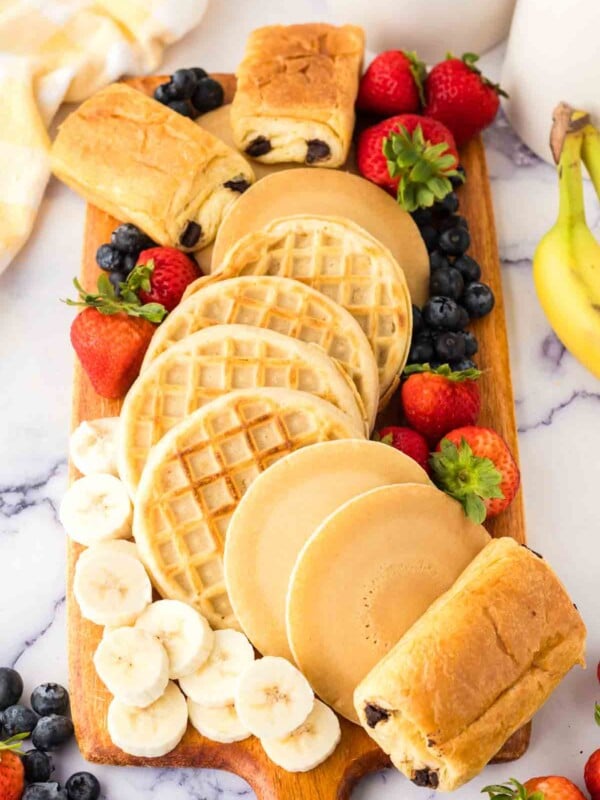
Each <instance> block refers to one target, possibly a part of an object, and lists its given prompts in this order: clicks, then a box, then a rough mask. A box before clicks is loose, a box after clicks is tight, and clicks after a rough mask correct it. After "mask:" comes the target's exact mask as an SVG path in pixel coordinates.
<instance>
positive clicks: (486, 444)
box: [431, 425, 521, 522]
mask: <svg viewBox="0 0 600 800" xmlns="http://www.w3.org/2000/svg"><path fill="white" fill-rule="evenodd" d="M436 451H437V452H436V453H434V454H433V456H432V459H431V466H432V470H433V475H434V478H433V479H434V482H435V483H436V484H437V485H438V486H439V487H440V489H443V490H444V491H445V492H447V494H449V495H450V496H451V497H454V498H455V499H456V500H458V501H459V502H460V503H462V505H463V507H464V509H465V513H466V514H467V516H468V517H471V519H474V520H475V521H476V522H483V520H484V519H486V518H489V517H495V516H496V515H497V514H499V513H500V512H501V511H504V509H505V508H506V507H507V506H509V505H510V504H511V503H512V501H513V498H514V496H515V495H516V493H517V490H518V488H519V484H520V482H521V476H520V473H519V468H518V467H517V464H516V462H515V459H514V458H513V455H512V453H511V452H510V450H509V448H508V445H507V444H506V442H505V441H504V439H503V438H502V437H501V436H500V434H499V433H496V431H493V430H492V429H491V428H482V427H478V426H477V425H467V426H465V427H464V428H456V429H455V430H453V431H450V432H449V433H447V434H446V435H445V436H444V438H443V439H442V441H441V442H440V443H439V444H438V446H437V447H436Z"/></svg>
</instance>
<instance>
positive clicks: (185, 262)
mask: <svg viewBox="0 0 600 800" xmlns="http://www.w3.org/2000/svg"><path fill="white" fill-rule="evenodd" d="M145 268H147V269H149V270H150V272H149V281H146V282H144V283H143V285H141V286H140V287H139V289H138V290H136V292H137V294H138V295H139V298H140V300H141V301H142V302H144V303H160V304H161V305H163V306H164V307H165V308H166V309H167V311H172V310H173V309H174V308H175V306H176V305H178V304H179V302H180V301H181V298H182V297H183V293H184V292H185V290H186V289H187V287H188V286H189V285H190V283H193V282H194V281H195V280H196V279H197V278H198V277H200V270H199V269H198V265H197V264H196V262H195V261H193V260H192V259H191V258H190V256H188V255H186V254H185V253H182V252H181V250H177V248H175V247H151V248H149V249H147V250H142V252H141V253H140V254H139V257H138V262H137V265H136V267H135V269H134V273H136V272H137V271H138V270H142V271H143V270H144V269H145Z"/></svg>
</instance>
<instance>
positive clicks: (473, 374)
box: [403, 364, 483, 383]
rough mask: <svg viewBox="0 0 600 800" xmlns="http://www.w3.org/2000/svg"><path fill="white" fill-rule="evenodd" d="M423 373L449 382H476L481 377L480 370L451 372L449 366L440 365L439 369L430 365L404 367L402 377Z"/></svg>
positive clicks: (471, 369)
mask: <svg viewBox="0 0 600 800" xmlns="http://www.w3.org/2000/svg"><path fill="white" fill-rule="evenodd" d="M423 372H430V373H432V374H433V375H443V377H444V378H448V380H450V381H458V382H459V383H460V382H461V381H476V380H477V379H478V378H481V376H482V375H483V373H482V371H481V370H480V369H476V368H470V369H462V370H453V369H452V368H451V367H450V365H449V364H440V366H439V367H432V366H431V365H430V364H409V365H408V366H407V367H404V372H403V374H404V375H418V374H420V373H423Z"/></svg>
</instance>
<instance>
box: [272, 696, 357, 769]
mask: <svg viewBox="0 0 600 800" xmlns="http://www.w3.org/2000/svg"><path fill="white" fill-rule="evenodd" d="M341 736H342V731H341V728H340V721H339V720H338V718H337V716H336V715H335V714H334V713H333V711H332V710H331V709H330V708H329V707H328V706H326V705H325V703H322V702H321V701H320V700H315V703H314V706H313V709H312V711H311V712H310V714H309V715H308V717H307V718H306V720H305V721H304V722H303V723H302V725H300V726H299V727H298V728H296V730H295V731H292V732H291V733H290V734H288V735H287V736H284V737H283V738H281V739H261V742H260V743H261V744H262V746H263V749H264V751H265V753H266V754H267V755H268V756H269V758H270V759H271V761H273V762H274V763H275V764H277V766H279V767H281V768H282V769H285V770H286V771H287V772H308V770H310V769H314V768H315V767H317V766H318V765H319V764H322V763H323V761H325V759H327V758H329V756H330V755H331V754H332V753H333V751H334V750H335V748H336V747H337V746H338V744H339V741H340V739H341Z"/></svg>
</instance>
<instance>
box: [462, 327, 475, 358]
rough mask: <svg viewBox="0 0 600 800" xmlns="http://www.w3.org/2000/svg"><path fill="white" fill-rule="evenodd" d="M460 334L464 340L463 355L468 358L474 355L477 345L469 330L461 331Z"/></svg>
mask: <svg viewBox="0 0 600 800" xmlns="http://www.w3.org/2000/svg"><path fill="white" fill-rule="evenodd" d="M460 335H461V336H462V337H463V339H464V340H465V355H466V356H467V357H469V358H470V357H471V356H474V355H475V353H476V352H477V351H478V350H479V345H478V343H477V339H476V338H475V336H474V334H472V333H471V331H461V332H460Z"/></svg>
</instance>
